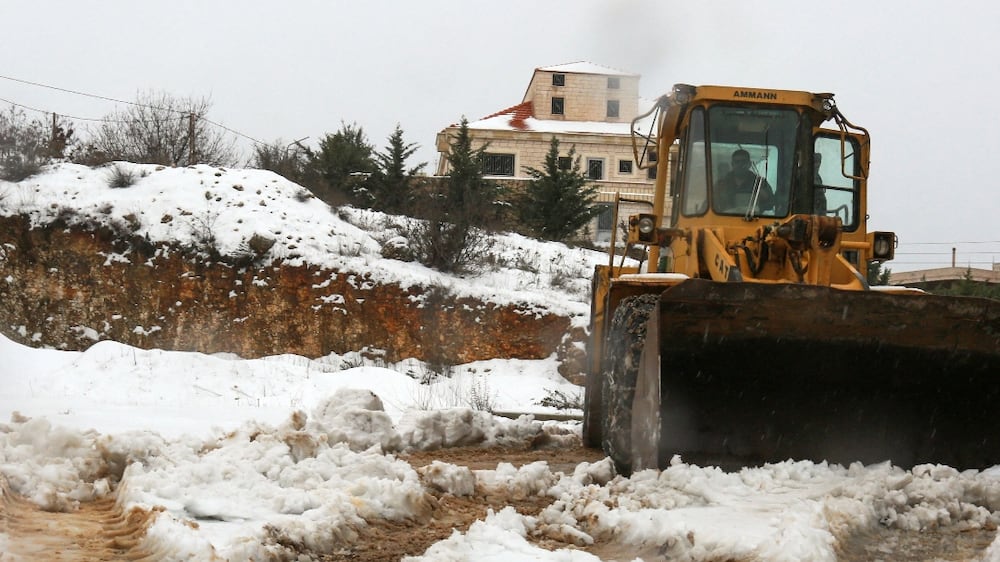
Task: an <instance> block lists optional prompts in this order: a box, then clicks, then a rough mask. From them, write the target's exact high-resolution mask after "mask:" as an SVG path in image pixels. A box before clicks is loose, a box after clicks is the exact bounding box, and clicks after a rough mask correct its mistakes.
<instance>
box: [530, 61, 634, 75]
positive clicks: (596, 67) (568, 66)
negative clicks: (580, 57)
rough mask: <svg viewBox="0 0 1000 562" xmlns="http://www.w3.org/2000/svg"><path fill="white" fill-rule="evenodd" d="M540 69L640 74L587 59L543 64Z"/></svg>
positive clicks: (543, 70) (587, 72)
mask: <svg viewBox="0 0 1000 562" xmlns="http://www.w3.org/2000/svg"><path fill="white" fill-rule="evenodd" d="M538 70H541V71H542V72H575V73H578V74H604V75H618V76H638V75H637V74H634V73H632V72H625V71H624V70H619V69H617V68H611V67H610V66H603V65H600V64H594V63H592V62H587V61H577V62H569V63H565V64H557V65H555V66H543V67H541V68H539V69H538Z"/></svg>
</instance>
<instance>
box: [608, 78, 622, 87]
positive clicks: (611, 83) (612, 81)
mask: <svg viewBox="0 0 1000 562" xmlns="http://www.w3.org/2000/svg"><path fill="white" fill-rule="evenodd" d="M620 87H621V80H620V79H619V78H618V77H617V76H608V89H609V90H617V89H618V88H620Z"/></svg>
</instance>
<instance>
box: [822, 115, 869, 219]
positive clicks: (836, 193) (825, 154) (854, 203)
mask: <svg viewBox="0 0 1000 562" xmlns="http://www.w3.org/2000/svg"><path fill="white" fill-rule="evenodd" d="M843 148H844V150H843V154H842V153H841V142H840V135H837V134H830V135H820V136H817V137H816V139H815V141H814V144H813V149H814V150H813V201H814V204H815V209H816V210H815V212H816V214H818V215H825V216H828V217H840V220H841V221H842V222H843V223H844V230H848V231H852V230H855V229H857V227H858V201H859V200H858V190H859V189H860V182H859V181H858V180H857V179H854V178H852V177H850V176H855V177H856V176H858V175H859V174H860V170H859V158H858V155H859V151H858V147H857V144H856V143H855V141H854V139H852V138H850V137H848V138H847V139H846V141H845V143H844V144H843Z"/></svg>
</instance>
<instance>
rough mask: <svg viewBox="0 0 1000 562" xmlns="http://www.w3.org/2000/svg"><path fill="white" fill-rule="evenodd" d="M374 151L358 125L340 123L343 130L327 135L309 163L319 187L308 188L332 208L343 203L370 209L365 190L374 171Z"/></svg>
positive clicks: (369, 201)
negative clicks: (366, 206) (355, 204)
mask: <svg viewBox="0 0 1000 562" xmlns="http://www.w3.org/2000/svg"><path fill="white" fill-rule="evenodd" d="M372 152H374V148H373V147H372V145H371V144H369V143H368V137H367V136H365V132H364V129H362V128H361V127H360V126H359V125H357V124H356V123H355V124H351V125H348V124H346V123H341V125H340V130H339V131H337V132H336V133H334V134H332V135H331V134H329V133H328V134H327V135H326V136H325V137H323V139H322V140H321V141H320V143H319V150H318V151H316V152H315V153H313V154H312V155H311V157H310V159H309V173H310V174H311V175H312V176H314V177H316V185H310V186H308V187H309V188H310V189H312V190H313V192H315V193H316V195H317V196H318V197H319V198H320V199H323V200H324V201H326V202H327V203H330V204H332V205H338V204H341V203H344V202H349V203H357V204H361V205H369V204H370V203H371V198H370V196H369V194H368V192H367V189H366V187H365V183H366V179H367V177H368V175H369V174H370V173H371V172H373V171H374V170H375V161H374V159H373V158H372Z"/></svg>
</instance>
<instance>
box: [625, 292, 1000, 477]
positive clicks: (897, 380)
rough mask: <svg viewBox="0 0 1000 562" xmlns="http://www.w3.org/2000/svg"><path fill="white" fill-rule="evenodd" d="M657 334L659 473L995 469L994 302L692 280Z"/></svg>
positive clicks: (998, 435) (997, 305)
mask: <svg viewBox="0 0 1000 562" xmlns="http://www.w3.org/2000/svg"><path fill="white" fill-rule="evenodd" d="M653 320H655V321H657V322H658V323H659V337H658V338H657V339H658V342H654V341H651V340H647V341H646V342H645V343H646V345H647V346H650V345H654V346H655V345H659V360H660V363H659V364H660V373H659V376H660V385H659V391H660V412H659V413H660V416H659V417H660V420H659V422H658V423H660V424H661V426H660V431H659V436H658V437H659V438H658V439H657V441H658V442H659V451H658V458H659V462H660V464H661V465H662V464H663V463H664V462H666V461H667V460H669V458H670V457H671V456H672V455H673V454H680V455H681V457H682V458H683V459H684V460H685V461H688V462H696V463H708V464H717V465H721V466H724V467H734V466H745V465H753V464H760V463H763V462H777V461H783V460H787V459H796V460H801V459H809V460H813V461H824V460H825V461H829V462H831V463H838V464H845V465H846V464H850V463H853V462H862V463H865V464H869V463H874V462H881V461H891V462H892V463H893V464H896V465H898V466H903V467H911V466H913V465H916V464H922V463H941V464H948V465H951V466H953V467H956V468H985V467H988V466H993V465H996V464H1000V416H998V415H997V413H998V411H1000V301H992V300H987V299H976V298H965V297H942V296H934V295H890V294H885V293H880V292H875V291H864V292H861V291H840V290H836V289H830V288H827V287H817V286H808V285H790V284H757V283H715V282H711V281H705V280H697V279H692V280H689V281H685V282H683V283H681V284H680V285H678V286H676V287H673V288H671V289H668V290H666V291H664V292H663V294H662V295H661V297H660V306H659V309H658V310H657V311H656V312H655V313H654V315H653ZM647 351H648V352H655V350H651V349H649V348H648V347H647ZM640 376H641V375H640ZM640 384H647V383H643V382H642V381H640ZM650 433H655V432H650Z"/></svg>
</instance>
